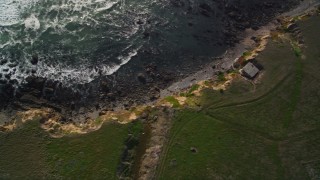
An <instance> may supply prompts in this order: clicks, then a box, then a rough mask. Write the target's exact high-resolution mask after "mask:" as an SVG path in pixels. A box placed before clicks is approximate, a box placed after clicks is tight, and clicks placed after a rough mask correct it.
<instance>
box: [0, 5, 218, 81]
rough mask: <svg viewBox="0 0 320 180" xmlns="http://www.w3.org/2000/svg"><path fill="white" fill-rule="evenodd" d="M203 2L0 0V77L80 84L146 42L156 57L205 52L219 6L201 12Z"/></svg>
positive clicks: (109, 71)
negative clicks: (208, 14)
mask: <svg viewBox="0 0 320 180" xmlns="http://www.w3.org/2000/svg"><path fill="white" fill-rule="evenodd" d="M177 2H183V1H177ZM201 2H206V3H208V4H209V5H212V7H215V5H214V2H213V1H209V0H208V1H206V0H202V1H201ZM201 2H200V1H193V0H188V1H185V2H183V4H182V5H181V6H179V7H178V8H177V7H173V6H172V1H170V0H0V62H1V61H2V62H3V63H2V64H3V65H1V66H0V73H1V74H2V76H1V77H0V79H10V80H14V81H15V82H16V83H18V84H19V83H22V82H24V80H25V78H26V77H28V76H30V75H35V76H39V77H45V78H47V79H54V80H59V81H60V82H62V83H64V84H74V83H76V84H85V83H89V82H91V81H93V80H94V79H95V78H97V77H99V76H101V75H111V74H113V73H115V72H116V71H117V70H118V69H119V68H121V67H122V66H125V65H126V64H127V63H128V62H130V61H131V60H132V59H133V58H134V57H136V56H139V55H140V51H141V49H142V48H144V49H145V48H146V47H151V49H153V50H154V51H156V53H154V54H155V56H157V55H158V56H161V58H154V59H156V60H155V61H165V60H164V59H165V58H166V59H168V58H169V60H167V61H168V63H172V64H175V65H178V66H179V63H183V61H179V60H177V59H179V58H180V56H187V55H188V56H190V57H191V56H193V55H195V56H202V55H204V56H207V55H210V54H211V52H213V51H215V49H214V48H215V47H216V45H212V44H210V42H211V41H212V42H217V41H218V40H219V39H218V37H219V36H220V35H221V30H220V26H219V22H216V21H215V19H214V17H215V16H216V15H218V12H219V11H218V10H217V11H215V12H217V13H216V14H212V17H210V18H209V19H208V17H205V16H203V15H201V14H200V15H199V13H198V12H197V8H198V7H199V4H200V3H201ZM180 7H181V8H180ZM186 12H188V14H187V13H186ZM190 22H192V23H190ZM193 24H194V25H193ZM191 26H193V29H190V27H191ZM209 31H210V32H211V33H213V35H212V34H211V35H209V34H206V32H209ZM199 34H201V35H203V36H199ZM215 39H216V40H215ZM33 57H37V58H38V59H39V62H38V63H37V64H36V65H33V64H32V63H31V60H32V59H33ZM164 57H165V58H164ZM140 58H143V57H140Z"/></svg>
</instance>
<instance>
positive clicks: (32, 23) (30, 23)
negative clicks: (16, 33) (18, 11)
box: [24, 14, 40, 30]
mask: <svg viewBox="0 0 320 180" xmlns="http://www.w3.org/2000/svg"><path fill="white" fill-rule="evenodd" d="M24 25H25V27H26V29H34V30H38V29H39V28H40V22H39V19H38V18H36V16H35V15H34V14H31V16H30V17H28V18H27V19H26V20H25V21H24Z"/></svg>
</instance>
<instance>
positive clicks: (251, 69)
mask: <svg viewBox="0 0 320 180" xmlns="http://www.w3.org/2000/svg"><path fill="white" fill-rule="evenodd" d="M242 71H243V72H244V73H246V74H247V75H249V76H250V77H251V78H253V77H254V76H256V75H257V74H258V72H259V69H258V68H257V67H256V66H255V65H254V64H252V63H251V62H249V63H248V64H246V65H245V66H244V67H243V68H242Z"/></svg>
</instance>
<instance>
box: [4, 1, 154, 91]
mask: <svg viewBox="0 0 320 180" xmlns="http://www.w3.org/2000/svg"><path fill="white" fill-rule="evenodd" d="M57 1H59V3H58V2H53V1H52V0H0V26H6V27H5V28H4V29H2V30H1V29H0V30H1V31H3V32H1V31H0V36H2V35H4V34H5V33H7V34H8V35H7V36H9V38H8V40H6V41H5V42H3V43H2V42H1V41H0V56H1V55H2V56H6V53H5V51H6V50H5V51H2V52H1V50H3V49H4V48H7V47H16V46H17V47H23V48H22V49H18V50H19V51H21V52H23V54H22V57H24V62H19V65H18V66H17V67H16V68H15V72H13V68H10V70H9V72H6V73H11V74H12V76H11V79H16V80H18V81H19V83H21V82H23V81H24V78H25V77H28V76H29V75H30V70H31V69H34V70H36V73H35V75H37V76H39V77H45V78H48V79H53V80H59V81H61V82H62V83H64V84H66V85H67V84H72V83H79V84H84V83H89V82H91V81H93V80H94V79H95V78H97V77H99V76H101V75H111V74H113V73H115V72H116V71H118V70H119V69H120V68H121V66H123V65H125V64H127V63H128V62H129V61H130V60H131V58H132V57H133V56H135V55H137V53H138V50H139V49H140V47H141V44H138V45H137V44H136V43H135V41H136V39H137V37H134V35H135V34H136V33H137V32H138V31H139V28H140V27H139V25H137V24H136V23H132V22H136V21H137V20H138V17H134V16H131V15H130V17H126V18H122V15H121V12H120V10H119V9H117V10H115V11H114V10H111V11H110V14H109V11H108V10H109V9H111V8H113V7H115V6H116V5H117V4H118V3H120V6H124V5H125V3H124V1H123V0H57ZM46 3H48V4H50V5H48V4H46ZM41 4H46V8H47V10H46V12H45V14H41V16H40V13H39V11H37V9H38V7H37V8H32V7H35V5H41ZM115 9H116V8H115ZM26 11H27V13H25V12H26ZM102 11H103V13H101V12H102ZM147 11H148V10H147V9H146V8H142V9H141V11H139V13H140V14H143V13H146V12H147ZM105 12H107V13H105ZM111 13H112V14H111ZM52 14H55V15H54V17H51V15H52ZM22 15H23V16H22ZM114 16H115V17H114ZM114 18H116V20H113V19H114ZM101 20H103V23H105V24H108V25H110V26H113V27H114V28H115V29H120V28H121V31H115V32H110V33H111V34H110V35H109V36H110V37H108V38H110V39H111V38H117V39H112V40H114V41H122V39H124V38H125V39H127V41H128V42H130V44H131V43H132V44H135V45H137V46H140V47H139V48H133V47H130V46H128V47H123V48H122V49H120V51H121V52H122V53H123V54H122V55H121V56H118V58H117V59H118V60H119V63H111V62H110V63H109V62H106V63H105V64H104V63H102V64H101V65H99V67H93V68H92V66H91V65H90V62H89V63H86V61H85V58H88V57H85V58H84V59H78V60H77V61H79V64H78V65H67V63H64V62H63V60H61V61H60V60H59V59H58V61H59V62H58V63H50V62H47V61H39V63H38V64H37V65H36V66H33V65H31V63H30V62H29V60H30V56H31V54H30V49H29V50H28V48H26V47H28V46H30V44H31V45H33V44H34V42H37V41H38V40H37V38H39V37H40V36H41V34H42V33H44V32H46V31H47V30H48V29H53V32H54V33H55V35H64V34H69V35H73V36H75V37H77V41H78V42H73V41H70V39H68V38H65V39H63V40H61V41H60V42H61V43H64V44H67V45H68V43H69V44H74V43H75V44H77V43H79V42H82V41H83V42H85V41H86V39H87V38H94V37H95V36H96V34H90V33H88V34H85V35H79V34H78V33H79V32H80V34H81V33H82V32H81V31H82V28H83V27H86V26H87V27H92V28H95V27H98V28H99V25H100V23H101ZM128 20H129V21H128ZM70 22H74V23H75V24H77V25H79V28H77V29H76V30H75V31H72V30H68V29H67V27H66V26H67V25H68V24H69V23H70ZM14 24H20V25H23V26H24V27H25V33H24V34H25V35H24V36H23V37H20V36H19V35H17V33H18V32H17V30H15V29H12V28H10V26H11V25H14ZM15 27H16V26H15ZM31 31H35V32H36V33H34V32H31ZM97 35H99V34H97ZM119 37H121V38H122V39H118V38H119ZM131 37H133V38H131ZM101 38H104V37H101ZM130 38H131V39H130ZM41 41H43V39H42V40H41ZM69 41H70V42H69ZM1 43H2V44H1ZM26 43H27V44H26ZM38 44H39V43H38ZM24 48H26V49H24ZM89 49H90V48H89ZM130 49H131V50H130ZM35 51H36V52H37V53H38V52H39V53H40V54H39V56H41V57H46V56H47V57H50V58H53V59H56V58H55V57H62V56H63V55H67V56H68V54H63V53H62V52H60V51H49V54H41V51H39V50H37V49H35ZM75 51H78V50H77V49H75ZM80 51H81V50H80ZM94 52H95V51H93V53H94ZM71 56H72V55H71ZM102 56H103V57H104V56H105V55H102ZM106 57H107V56H106ZM106 57H105V58H106ZM6 58H8V57H4V59H6ZM50 58H49V59H50ZM93 64H94V62H93ZM21 66H22V67H23V68H20V67H21ZM0 68H2V69H0V73H1V72H3V69H8V67H7V66H2V67H0ZM26 69H29V70H26Z"/></svg>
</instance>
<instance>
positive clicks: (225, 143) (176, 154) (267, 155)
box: [157, 16, 320, 180]
mask: <svg viewBox="0 0 320 180" xmlns="http://www.w3.org/2000/svg"><path fill="white" fill-rule="evenodd" d="M299 26H300V27H301V30H302V34H303V37H304V40H305V44H306V48H303V49H302V54H303V55H305V58H303V56H301V57H300V56H296V54H295V51H294V49H293V48H292V47H291V45H290V43H289V42H285V43H279V42H270V43H269V45H268V46H267V48H266V50H265V51H263V52H262V53H261V54H260V55H259V56H258V58H257V60H258V62H259V63H261V64H262V65H263V67H264V71H263V76H262V79H261V83H258V84H256V85H253V84H251V83H249V82H247V81H244V80H242V79H237V80H236V81H235V82H234V83H233V84H232V86H231V87H230V88H229V89H228V90H226V91H225V92H224V93H223V94H221V93H220V92H217V91H212V90H205V91H204V95H203V96H202V97H201V99H200V102H201V106H202V107H203V109H202V110H201V111H197V112H195V111H193V110H188V109H185V110H182V111H181V112H179V113H178V114H177V115H176V117H175V118H174V123H173V127H172V129H171V133H170V139H169V141H168V143H167V145H166V146H165V150H164V153H163V155H162V160H161V164H160V165H159V167H158V173H157V179H299V180H302V179H320V73H319V72H320V71H319V67H320V36H319V35H320V34H319V32H320V17H319V16H316V17H312V18H310V19H308V20H305V21H302V22H299ZM191 147H194V148H196V149H197V152H193V151H191V150H190V148H191Z"/></svg>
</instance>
